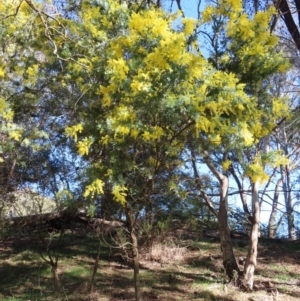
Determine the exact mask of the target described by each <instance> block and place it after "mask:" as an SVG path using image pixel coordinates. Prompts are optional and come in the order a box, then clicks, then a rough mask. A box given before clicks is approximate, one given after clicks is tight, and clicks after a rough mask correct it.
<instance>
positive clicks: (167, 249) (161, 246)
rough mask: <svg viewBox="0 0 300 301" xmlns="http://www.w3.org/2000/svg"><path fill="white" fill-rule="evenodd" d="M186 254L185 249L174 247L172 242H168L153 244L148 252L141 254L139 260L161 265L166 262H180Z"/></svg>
mask: <svg viewBox="0 0 300 301" xmlns="http://www.w3.org/2000/svg"><path fill="white" fill-rule="evenodd" d="M186 253H187V249H186V248H185V247H180V246H178V245H176V244H175V243H174V242H173V241H172V240H169V241H168V242H165V243H161V242H154V243H152V245H151V246H150V247H149V248H148V250H147V251H146V252H144V253H142V254H141V259H142V260H146V261H156V262H159V263H161V264H165V263H167V262H171V261H172V262H181V261H183V260H184V255H185V254H186Z"/></svg>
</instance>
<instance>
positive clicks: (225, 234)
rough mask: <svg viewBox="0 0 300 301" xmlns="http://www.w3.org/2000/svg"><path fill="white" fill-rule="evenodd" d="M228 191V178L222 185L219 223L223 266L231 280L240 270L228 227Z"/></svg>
mask: <svg viewBox="0 0 300 301" xmlns="http://www.w3.org/2000/svg"><path fill="white" fill-rule="evenodd" d="M227 189H228V179H227V178H226V181H223V182H222V183H221V197H220V209H219V214H218V222H219V229H220V242H221V251H222V258H223V265H224V269H225V271H226V274H227V276H228V277H229V279H230V280H231V279H232V278H233V276H234V271H237V272H238V273H239V268H238V265H237V262H236V259H235V256H234V253H233V248H232V241H231V237H230V230H229V227H228V208H227ZM225 191H226V193H225Z"/></svg>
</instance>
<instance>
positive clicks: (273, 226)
mask: <svg viewBox="0 0 300 301" xmlns="http://www.w3.org/2000/svg"><path fill="white" fill-rule="evenodd" d="M281 184H282V178H281V179H279V180H278V181H277V183H276V186H275V191H274V197H273V204H272V211H271V214H270V218H269V223H268V237H269V238H275V236H276V232H277V228H278V224H277V223H276V214H277V206H278V198H279V187H280V185H281Z"/></svg>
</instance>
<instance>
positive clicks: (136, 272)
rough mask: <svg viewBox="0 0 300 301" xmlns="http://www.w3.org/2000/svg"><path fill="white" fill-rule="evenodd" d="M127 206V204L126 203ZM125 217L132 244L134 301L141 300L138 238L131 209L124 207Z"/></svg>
mask: <svg viewBox="0 0 300 301" xmlns="http://www.w3.org/2000/svg"><path fill="white" fill-rule="evenodd" d="M127 206H128V205H127ZM126 219H127V227H128V231H129V236H130V242H131V245H132V261H133V273H134V289H135V301H140V300H141V286H140V266H139V251H138V240H137V237H136V235H135V231H134V230H135V222H134V220H133V215H132V212H131V210H130V209H129V208H128V207H126Z"/></svg>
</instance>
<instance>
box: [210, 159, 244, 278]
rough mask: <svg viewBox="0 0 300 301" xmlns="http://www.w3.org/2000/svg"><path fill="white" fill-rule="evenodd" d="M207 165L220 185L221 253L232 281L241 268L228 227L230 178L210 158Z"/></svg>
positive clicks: (219, 220)
mask: <svg viewBox="0 0 300 301" xmlns="http://www.w3.org/2000/svg"><path fill="white" fill-rule="evenodd" d="M204 160H205V163H206V165H207V167H208V168H209V169H210V170H211V172H212V173H213V174H214V175H215V176H216V178H217V179H218V181H219V183H220V208H219V213H218V222H219V229H220V242H221V251H222V258H223V265H224V269H225V271H226V274H227V276H228V277H229V279H230V280H231V279H232V278H233V277H234V273H235V272H234V271H236V272H237V273H239V272H240V270H239V267H238V265H237V262H236V259H235V256H234V253H233V248H232V242H231V237H230V230H229V227H228V196H227V193H228V186H229V182H228V178H227V177H226V176H225V175H224V174H222V173H220V172H219V171H218V170H217V168H216V167H215V166H214V164H213V163H212V162H211V161H210V160H209V158H208V156H206V157H204Z"/></svg>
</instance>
